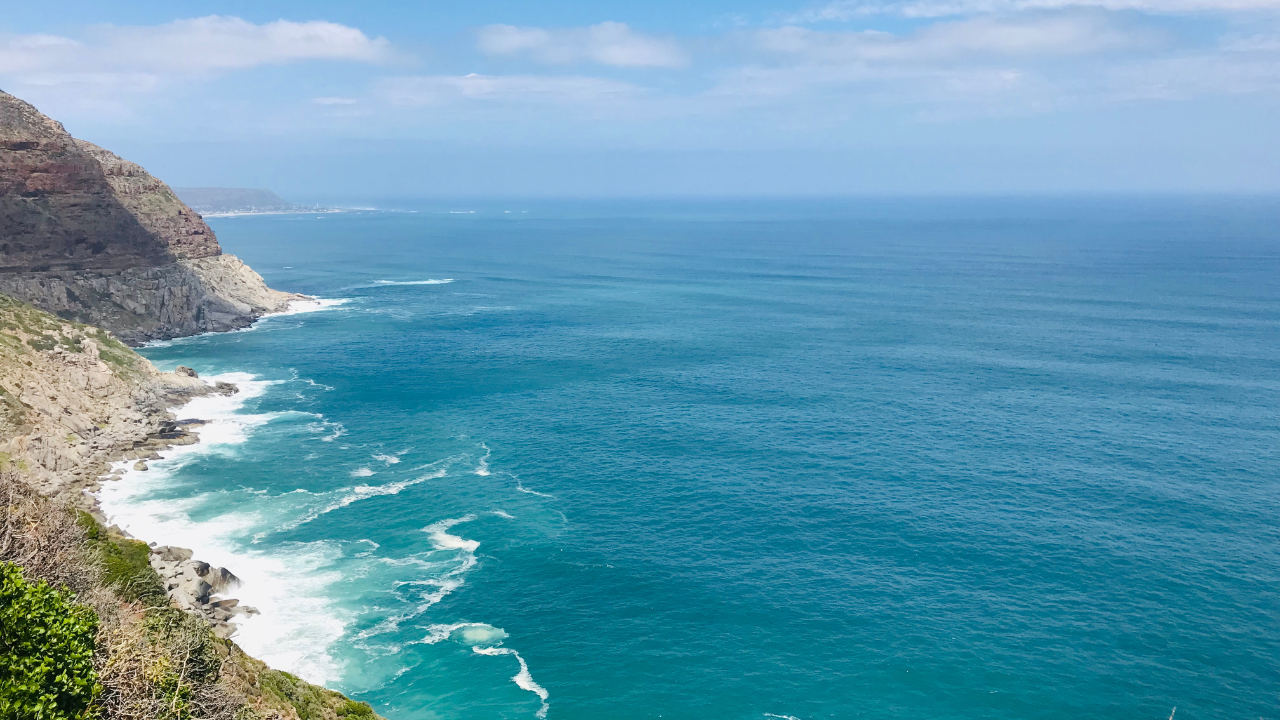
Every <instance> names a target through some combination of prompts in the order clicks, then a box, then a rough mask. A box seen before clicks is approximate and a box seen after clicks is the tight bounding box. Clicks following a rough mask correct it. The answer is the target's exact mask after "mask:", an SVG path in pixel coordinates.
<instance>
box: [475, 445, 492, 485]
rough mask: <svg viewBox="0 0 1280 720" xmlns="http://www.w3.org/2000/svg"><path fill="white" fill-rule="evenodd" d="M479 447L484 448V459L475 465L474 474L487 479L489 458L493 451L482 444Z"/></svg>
mask: <svg viewBox="0 0 1280 720" xmlns="http://www.w3.org/2000/svg"><path fill="white" fill-rule="evenodd" d="M480 447H482V448H484V457H482V458H480V462H478V463H476V469H475V471H474V472H475V474H476V475H479V476H481V477H487V476H488V475H489V456H490V455H492V454H493V451H492V450H490V449H489V446H488V445H485V444H484V443H481V444H480Z"/></svg>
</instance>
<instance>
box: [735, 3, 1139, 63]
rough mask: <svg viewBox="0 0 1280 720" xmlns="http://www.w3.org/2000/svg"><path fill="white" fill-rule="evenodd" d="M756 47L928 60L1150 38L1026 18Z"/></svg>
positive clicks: (770, 37) (1075, 19) (815, 57)
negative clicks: (905, 32)
mask: <svg viewBox="0 0 1280 720" xmlns="http://www.w3.org/2000/svg"><path fill="white" fill-rule="evenodd" d="M755 39H756V43H757V46H758V47H759V48H760V49H762V50H766V51H768V52H771V53H775V54H783V55H791V56H795V57H797V58H800V59H803V60H806V61H809V62H821V63H847V62H876V61H879V62H925V61H939V60H950V59H955V58H962V57H971V58H982V57H992V58H999V57H1037V56H1039V57H1052V56H1062V55H1079V54H1085V53H1094V52H1101V51H1105V50H1112V49H1116V48H1123V47H1129V46H1135V45H1139V44H1142V43H1145V42H1147V41H1148V38H1146V37H1144V36H1142V35H1140V34H1135V33H1132V32H1126V31H1123V30H1121V29H1119V28H1117V27H1115V26H1113V25H1112V24H1111V23H1110V22H1108V21H1107V20H1106V19H1105V18H1102V17H1099V16H1096V15H1066V16H1063V15H1059V16H1052V17H1035V18H1026V19H1013V20H1009V19H996V18H991V17H983V18H976V19H973V20H963V21H959V22H947V23H934V24H932V25H929V26H927V27H924V28H922V29H920V30H918V31H917V32H915V33H913V34H911V35H905V36H900V35H894V34H891V33H886V32H877V31H850V32H820V31H816V30H809V29H807V28H801V27H795V26H790V27H782V28H776V29H770V30H762V31H760V32H758V33H757V34H756V38H755Z"/></svg>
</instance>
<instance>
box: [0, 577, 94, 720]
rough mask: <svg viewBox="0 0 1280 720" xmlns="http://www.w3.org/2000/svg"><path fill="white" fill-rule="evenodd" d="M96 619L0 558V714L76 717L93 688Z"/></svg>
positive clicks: (9, 719) (17, 719)
mask: <svg viewBox="0 0 1280 720" xmlns="http://www.w3.org/2000/svg"><path fill="white" fill-rule="evenodd" d="M97 630H98V618H97V616H95V615H94V614H93V611H92V610H90V609H89V608H87V607H85V606H83V605H79V604H77V603H75V602H74V601H73V600H72V598H71V594H70V592H68V591H65V590H62V591H59V590H54V589H53V588H51V587H49V585H48V584H47V583H45V582H44V581H43V580H42V581H40V582H38V583H35V584H31V583H28V582H27V581H26V580H25V579H24V578H23V577H22V569H21V568H19V567H18V566H17V565H14V564H12V563H0V717H3V718H5V719H6V720H63V719H68V720H70V719H78V718H82V717H84V715H85V710H86V708H88V707H89V703H90V702H91V701H92V700H93V696H94V694H95V693H96V692H97V691H98V680H97V675H96V673H95V672H94V669H93V649H94V646H93V638H94V634H95V633H96V632H97Z"/></svg>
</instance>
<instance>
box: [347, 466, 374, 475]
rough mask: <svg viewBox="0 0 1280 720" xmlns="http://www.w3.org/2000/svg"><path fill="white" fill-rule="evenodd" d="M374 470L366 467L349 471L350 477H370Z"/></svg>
mask: <svg viewBox="0 0 1280 720" xmlns="http://www.w3.org/2000/svg"><path fill="white" fill-rule="evenodd" d="M373 475H374V472H373V471H372V470H370V469H369V468H367V467H362V468H356V469H355V470H352V471H351V477H372V476H373Z"/></svg>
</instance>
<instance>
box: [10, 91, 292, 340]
mask: <svg viewBox="0 0 1280 720" xmlns="http://www.w3.org/2000/svg"><path fill="white" fill-rule="evenodd" d="M0 292H3V293H6V294H9V295H12V296H14V297H17V298H20V299H22V300H25V301H27V302H30V303H32V304H33V305H35V306H36V307H38V308H40V309H42V310H45V311H48V312H52V313H55V314H57V315H58V316H60V317H62V318H64V319H67V320H74V321H77V322H81V323H87V324H93V325H97V326H100V327H103V328H106V329H107V330H110V331H112V332H113V333H115V334H116V336H118V337H119V338H120V339H122V340H123V341H125V342H127V343H130V344H134V345H136V344H138V343H142V342H145V341H147V340H156V339H166V338H172V337H178V336H183V335H193V334H197V333H202V332H212V331H220V330H234V329H236V328H240V327H244V326H246V325H249V324H250V323H252V322H253V321H254V320H255V319H257V318H258V317H261V316H262V315H264V314H266V313H270V312H275V311H279V310H283V309H285V308H286V307H287V306H288V303H289V301H290V300H294V299H301V298H302V296H300V295H292V294H288V293H281V292H277V291H275V290H272V289H270V288H268V287H267V286H266V283H265V282H263V280H262V278H261V277H260V276H259V275H258V274H257V273H255V272H254V271H253V270H252V269H250V268H249V267H248V266H246V265H245V264H244V263H242V262H240V261H239V260H238V259H237V258H235V257H233V256H230V255H223V254H222V248H221V247H220V246H219V245H218V240H217V238H216V237H215V236H214V233H213V230H212V229H210V228H209V226H208V225H207V224H206V223H205V221H204V220H203V219H202V218H201V217H200V215H199V214H198V213H196V212H195V211H193V210H191V208H189V207H187V205H186V204H185V203H183V202H182V201H181V200H180V199H178V196H177V195H176V194H175V193H174V192H173V190H172V189H171V188H170V187H169V186H168V185H166V184H164V183H163V182H161V181H160V180H158V179H157V178H155V177H153V176H152V175H151V174H149V173H148V172H147V171H146V170H144V169H142V167H141V166H139V165H137V164H135V163H132V162H129V161H127V160H124V159H122V158H120V157H119V156H117V155H115V154H113V153H111V152H109V151H107V150H104V149H102V148H100V147H98V146H97V145H94V144H92V143H89V142H85V141H83V140H77V139H75V138H73V137H71V135H70V134H69V133H67V131H66V129H64V128H63V127H62V125H61V124H60V123H58V122H56V121H54V120H52V119H50V118H48V117H46V116H44V115H42V114H41V113H40V112H39V111H38V110H36V109H35V108H34V107H32V106H31V105H29V104H27V103H25V102H23V101H22V100H19V99H18V98H15V97H14V96H12V95H9V94H7V93H4V92H0Z"/></svg>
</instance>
